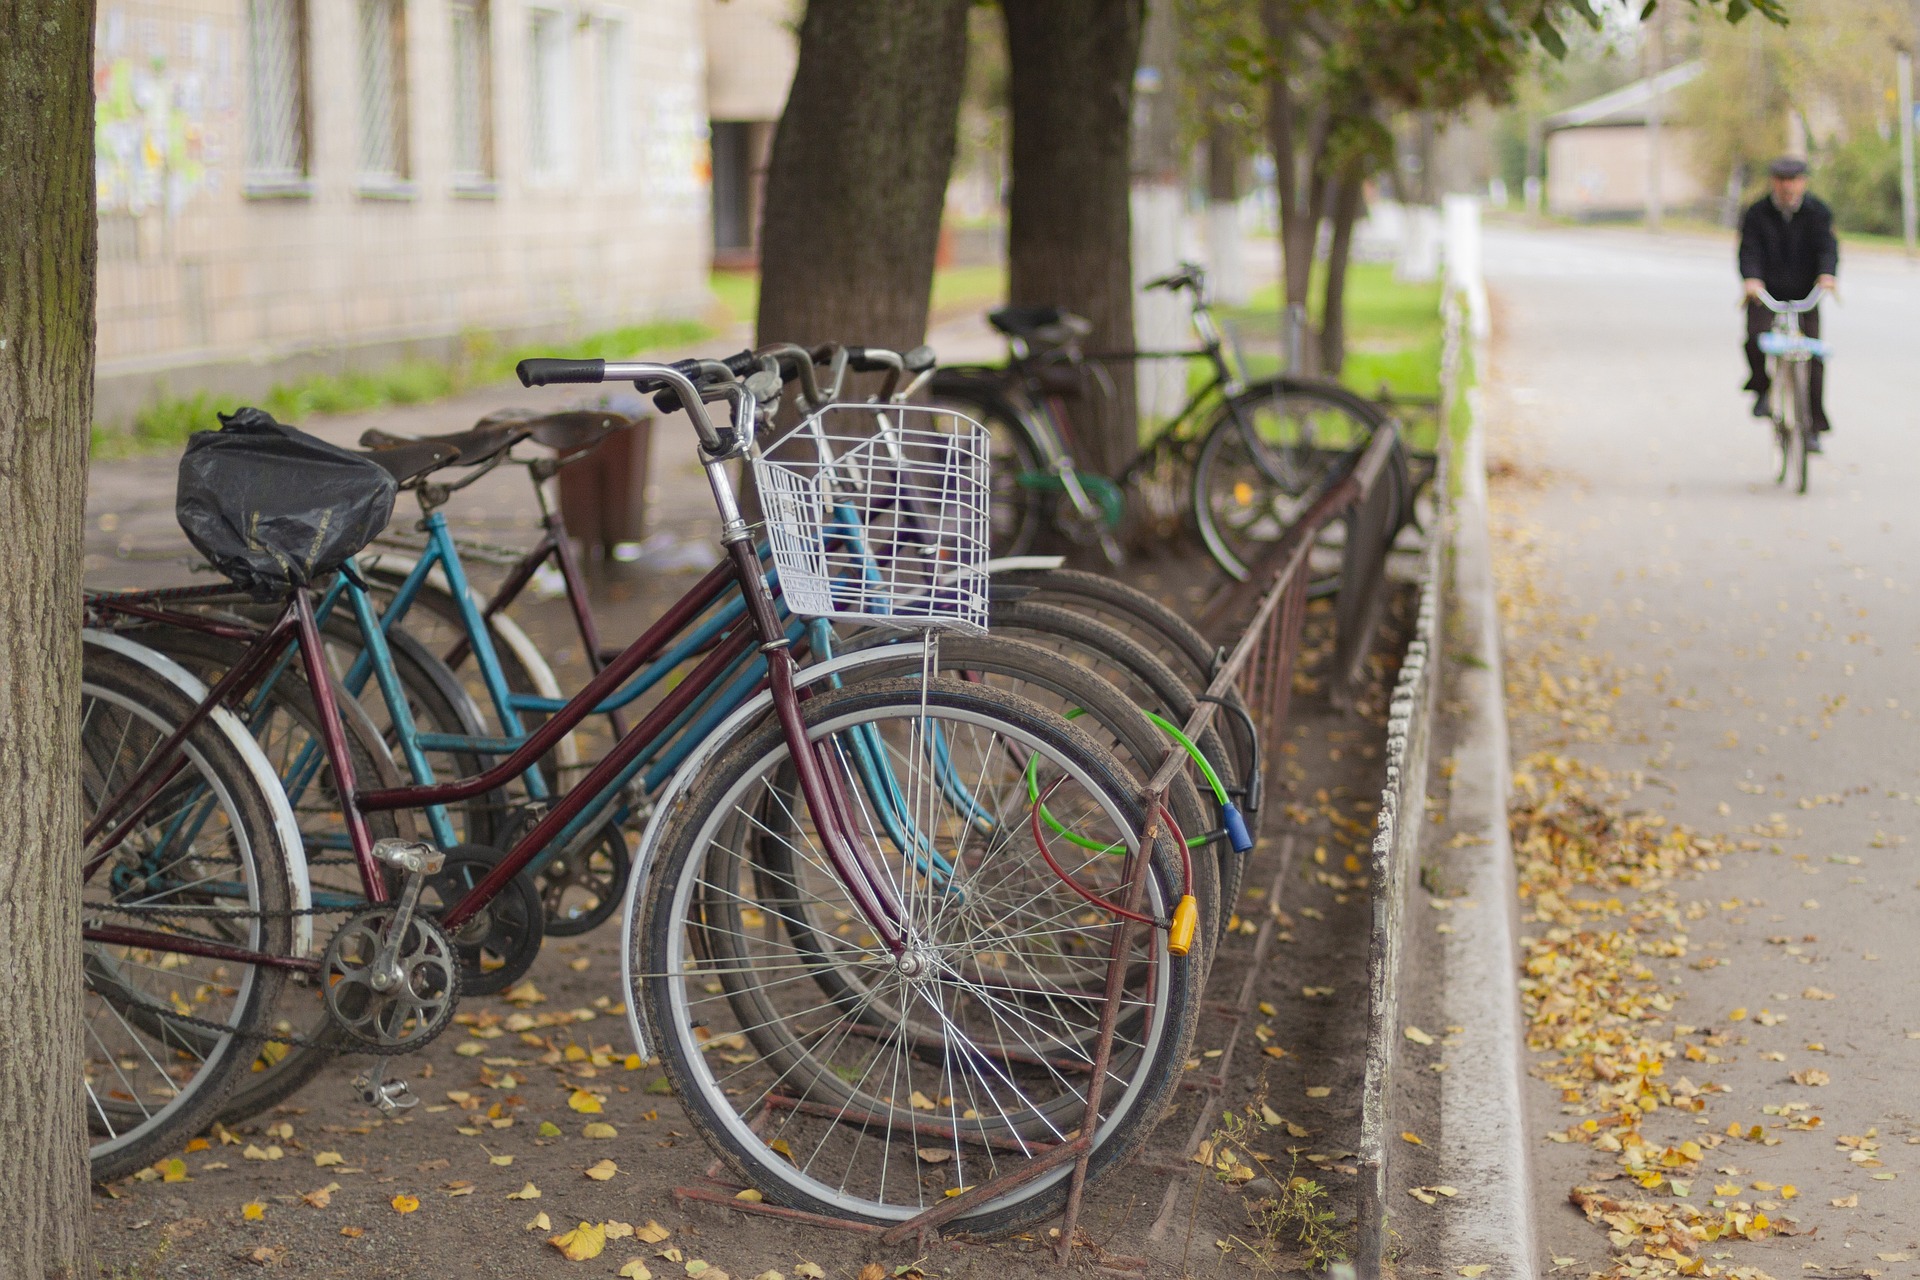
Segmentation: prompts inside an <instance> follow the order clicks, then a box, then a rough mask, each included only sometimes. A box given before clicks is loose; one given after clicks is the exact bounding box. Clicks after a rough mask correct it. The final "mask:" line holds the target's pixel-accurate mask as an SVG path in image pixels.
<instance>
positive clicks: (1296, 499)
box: [1193, 378, 1385, 580]
mask: <svg viewBox="0 0 1920 1280" xmlns="http://www.w3.org/2000/svg"><path fill="white" fill-rule="evenodd" d="M1384 421H1385V418H1384V416H1383V415H1382V414H1381V412H1380V410H1379V407H1378V406H1376V405H1373V404H1371V403H1369V402H1368V401H1366V400H1363V399H1361V398H1360V397H1359V396H1356V395H1354V394H1353V393H1352V392H1351V391H1348V390H1347V389H1346V388H1344V387H1341V386H1339V385H1337V384H1334V383H1319V382H1296V381H1293V380H1291V379H1287V378H1278V379H1275V380H1273V381H1271V382H1265V383H1261V384H1259V385H1257V386H1252V387H1249V388H1247V390H1245V391H1243V392H1241V393H1240V394H1239V395H1237V396H1235V397H1234V398H1233V399H1232V400H1230V401H1228V402H1227V403H1226V404H1225V405H1223V406H1221V409H1220V412H1219V413H1218V415H1216V416H1215V418H1214V420H1213V425H1212V426H1211V427H1210V428H1208V431H1207V434H1206V439H1205V442H1204V443H1203V444H1202V445H1201V446H1200V457H1199V459H1198V460H1197V461H1196V462H1195V463H1194V468H1193V513H1194V519H1195V521H1196V522H1197V523H1198V524H1199V529H1200V540H1201V541H1202V542H1203V543H1204V544H1205V545H1206V548H1207V552H1208V554H1209V555H1211V556H1212V557H1213V559H1214V562H1215V563H1216V564H1218V565H1219V566H1220V568H1221V569H1222V570H1224V571H1225V572H1226V573H1227V575H1228V576H1229V577H1232V578H1235V579H1239V580H1244V579H1245V578H1246V576H1247V574H1248V573H1249V572H1250V571H1251V568H1252V565H1253V562H1254V561H1255V560H1257V559H1259V556H1260V552H1261V551H1262V550H1264V549H1265V548H1266V547H1267V546H1269V545H1271V544H1272V543H1274V542H1278V541H1279V540H1280V538H1281V536H1282V535H1284V534H1285V533H1286V531H1287V530H1288V529H1289V528H1291V527H1292V526H1293V523H1294V521H1295V520H1296V519H1298V518H1299V515H1300V513H1301V512H1302V511H1304V510H1305V509H1306V507H1307V504H1309V503H1310V502H1312V501H1313V499H1314V497H1315V496H1317V495H1318V494H1319V492H1320V490H1321V488H1322V487H1323V486H1324V485H1325V484H1326V483H1327V481H1328V480H1329V479H1330V478H1331V477H1332V476H1334V475H1335V474H1337V472H1338V470H1339V467H1340V465H1341V462H1342V460H1343V459H1345V458H1348V457H1350V456H1352V455H1354V454H1357V453H1358V452H1359V451H1360V450H1361V449H1364V448H1366V445H1367V442H1368V441H1369V440H1371V439H1372V438H1373V433H1374V431H1375V430H1376V429H1377V428H1378V427H1379V426H1380V425H1381V424H1382V423H1383V422H1384Z"/></svg>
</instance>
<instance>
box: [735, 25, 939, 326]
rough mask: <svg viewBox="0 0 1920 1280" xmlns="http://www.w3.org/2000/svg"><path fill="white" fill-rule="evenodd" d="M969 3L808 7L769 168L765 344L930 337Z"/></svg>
mask: <svg viewBox="0 0 1920 1280" xmlns="http://www.w3.org/2000/svg"><path fill="white" fill-rule="evenodd" d="M967 3H968V0H811V3H809V4H808V5H807V7H806V8H807V12H806V17H805V19H804V20H803V21H802V22H801V24H800V62H799V66H798V67H797V68H796V70H795V72H794V77H793V88H792V90H791V91H790V92H789V93H788V95H787V107H786V111H785V112H784V113H783V114H782V115H781V117H780V125H779V128H778V130H777V131H776V133H775V134H774V140H773V154H772V156H771V158H770V160H769V162H768V171H767V200H766V212H765V215H764V220H763V222H762V231H761V250H760V314H759V324H758V329H759V336H760V341H761V342H799V343H803V344H806V345H812V344H815V343H820V342H849V343H859V344H862V345H868V346H882V347H893V348H907V347H912V346H915V345H917V344H918V343H920V342H921V341H922V340H923V339H924V338H925V337H926V331H927V307H928V303H929V300H930V299H931V297H932V292H933V269H934V259H935V256H936V254H937V253H938V250H939V245H940V213H941V209H942V207H943V205H944V203H945V200H946V192H947V177H948V175H949V173H950V172H951V171H952V169H953V153H954V145H955V131H956V121H957V119H958V115H959V109H960V90H961V87H962V84H963V81H964V78H965V71H966V55H967ZM721 56H725V55H724V52H723V53H722V54H721Z"/></svg>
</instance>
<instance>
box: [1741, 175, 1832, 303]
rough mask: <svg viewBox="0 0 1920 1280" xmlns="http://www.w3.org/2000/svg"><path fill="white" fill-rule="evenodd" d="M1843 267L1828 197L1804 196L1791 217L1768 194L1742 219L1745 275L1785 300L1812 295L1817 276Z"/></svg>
mask: <svg viewBox="0 0 1920 1280" xmlns="http://www.w3.org/2000/svg"><path fill="white" fill-rule="evenodd" d="M1839 266H1840V242H1839V241H1837V240H1835V239H1834V238H1833V210H1831V209H1829V208H1828V207H1827V206H1826V204H1825V202H1824V201H1821V200H1817V199H1815V198H1814V197H1812V196H1802V197H1801V199H1800V209H1799V211H1798V212H1796V213H1795V214H1794V215H1793V217H1791V218H1787V217H1785V216H1783V215H1782V214H1781V212H1780V210H1779V209H1778V208H1776V207H1775V206H1774V203H1773V201H1772V199H1770V198H1763V199H1761V200H1759V201H1758V202H1756V203H1755V204H1753V205H1752V206H1751V207H1750V208H1748V210H1747V216H1746V217H1744V218H1742V219H1740V278H1741V279H1743V280H1758V281H1760V282H1761V283H1763V284H1765V285H1766V286H1767V292H1768V293H1770V294H1772V295H1773V296H1774V297H1776V298H1778V299H1780V300H1781V301H1782V302H1793V301H1796V300H1797V299H1800V298H1804V297H1806V296H1807V295H1808V294H1809V293H1812V292H1813V282H1814V281H1815V280H1817V279H1818V278H1819V277H1821V276H1830V275H1833V274H1834V273H1835V272H1836V271H1837V270H1838V269H1839Z"/></svg>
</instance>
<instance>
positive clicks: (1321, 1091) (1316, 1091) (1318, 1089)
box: [1307, 1084, 1333, 1098]
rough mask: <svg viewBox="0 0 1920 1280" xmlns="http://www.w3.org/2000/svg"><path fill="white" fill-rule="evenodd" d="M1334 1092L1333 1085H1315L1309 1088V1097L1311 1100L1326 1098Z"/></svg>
mask: <svg viewBox="0 0 1920 1280" xmlns="http://www.w3.org/2000/svg"><path fill="white" fill-rule="evenodd" d="M1332 1092H1333V1086H1331V1085H1324V1084H1314V1085H1308V1086H1307V1096H1308V1097H1309V1098H1324V1097H1326V1096H1327V1095H1328V1094H1330V1093H1332Z"/></svg>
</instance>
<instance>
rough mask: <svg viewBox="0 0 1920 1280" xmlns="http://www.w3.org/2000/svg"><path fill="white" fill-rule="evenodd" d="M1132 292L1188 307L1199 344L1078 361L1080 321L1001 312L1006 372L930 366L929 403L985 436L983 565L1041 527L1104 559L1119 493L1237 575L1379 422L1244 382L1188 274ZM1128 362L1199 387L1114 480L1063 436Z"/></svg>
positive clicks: (1318, 391) (1355, 408)
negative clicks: (1174, 298) (988, 457)
mask: <svg viewBox="0 0 1920 1280" xmlns="http://www.w3.org/2000/svg"><path fill="white" fill-rule="evenodd" d="M1146 287H1147V288H1148V289H1168V290H1172V291H1174V292H1184V293H1186V294H1188V295H1189V296H1190V297H1191V298H1192V303H1193V328H1194V332H1195V334H1196V335H1197V336H1198V338H1199V345H1197V346H1195V347H1191V348H1184V349H1179V350H1172V351H1143V350H1134V351H1119V352H1104V353H1103V352H1094V353H1088V352H1085V351H1083V350H1082V349H1081V341H1082V339H1084V338H1085V337H1086V336H1087V334H1089V333H1090V332H1091V331H1092V325H1091V324H1090V323H1089V322H1088V321H1087V320H1085V319H1083V318H1082V317H1080V316H1077V315H1074V314H1073V313H1072V312H1069V311H1064V310H1062V309H1061V308H1059V307H1048V306H1028V307H1003V308H1001V309H1000V310H998V311H995V312H992V313H991V314H989V315H988V317H987V319H988V320H989V321H990V322H991V323H992V324H993V326H994V327H995V328H996V329H998V330H999V331H1000V332H1001V333H1003V334H1005V335H1006V336H1007V339H1008V346H1009V359H1008V361H1007V363H1006V364H1005V365H998V366H994V365H949V366H944V367H942V368H941V369H939V370H938V371H936V373H935V374H934V377H933V382H932V386H931V388H930V390H931V393H932V395H933V397H934V398H935V399H936V400H939V401H941V402H943V403H945V404H949V405H952V406H953V407H955V408H958V409H960V410H961V411H963V412H965V413H966V414H967V415H968V416H969V417H972V418H975V419H977V420H979V421H980V422H981V423H983V424H985V426H986V427H987V430H988V431H989V433H990V434H991V435H992V439H993V453H994V456H993V481H992V483H993V502H992V521H993V525H992V530H993V550H994V554H995V555H999V556H1017V555H1023V554H1026V553H1027V552H1029V551H1031V550H1033V549H1034V547H1035V544H1036V543H1037V542H1038V541H1039V539H1040V537H1041V535H1042V533H1043V532H1045V531H1047V530H1049V529H1052V530H1054V531H1055V532H1058V533H1060V534H1062V535H1064V536H1065V537H1067V538H1068V539H1069V540H1071V541H1074V542H1079V543H1093V542H1097V543H1098V544H1099V545H1100V546H1101V547H1102V548H1103V549H1104V550H1105V551H1106V554H1107V556H1108V558H1109V559H1111V560H1113V561H1115V562H1116V563H1117V562H1118V561H1119V559H1120V549H1119V545H1118V543H1117V541H1116V540H1115V538H1114V530H1115V529H1116V528H1117V527H1118V526H1119V525H1120V523H1121V520H1122V519H1123V517H1124V516H1125V514H1126V508H1127V501H1128V498H1127V495H1128V494H1129V493H1134V494H1137V495H1140V496H1141V497H1143V498H1144V500H1145V502H1146V504H1147V512H1148V514H1149V515H1150V516H1153V517H1156V518H1161V519H1164V520H1169V521H1177V520H1179V519H1182V518H1184V516H1185V513H1186V511H1188V510H1191V512H1192V514H1193V519H1194V522H1195V524H1196V526H1197V532H1198V533H1199V535H1200V540H1201V542H1202V543H1204V544H1205V546H1206V548H1207V551H1208V553H1209V554H1210V555H1211V556H1212V557H1213V559H1214V561H1215V562H1216V563H1218V564H1219V566H1220V567H1221V569H1223V570H1224V571H1225V572H1226V573H1227V574H1229V575H1230V576H1232V577H1234V578H1236V579H1244V578H1245V577H1246V576H1247V574H1248V572H1249V566H1250V565H1252V564H1253V562H1254V561H1255V560H1256V559H1257V558H1258V556H1259V552H1260V550H1261V548H1262V547H1263V546H1264V545H1266V544H1269V543H1272V542H1275V541H1277V540H1278V539H1279V538H1280V536H1281V535H1282V534H1283V533H1285V532H1286V530H1287V529H1288V527H1289V526H1291V525H1292V524H1293V522H1294V520H1295V518H1296V517H1297V515H1298V513H1299V512H1300V511H1301V510H1302V509H1304V508H1305V507H1306V505H1307V504H1308V503H1309V502H1311V501H1312V500H1313V498H1314V496H1315V495H1316V494H1317V493H1319V492H1320V490H1321V488H1322V487H1323V486H1324V485H1325V484H1326V483H1327V482H1328V481H1329V480H1330V479H1331V478H1333V477H1335V476H1337V475H1339V474H1340V472H1341V466H1342V463H1343V460H1345V459H1348V458H1351V457H1353V456H1356V455H1357V454H1358V453H1359V451H1360V450H1362V449H1364V448H1366V445H1367V442H1368V441H1369V440H1370V439H1372V438H1373V433H1374V431H1375V430H1376V429H1377V428H1378V427H1379V426H1380V425H1381V424H1382V423H1383V422H1385V421H1386V415H1385V413H1384V412H1383V411H1382V410H1381V409H1380V407H1379V406H1378V405H1375V404H1373V403H1372V402H1371V401H1368V400H1367V399H1365V398H1364V397H1362V396H1359V395H1356V394H1354V393H1353V392H1351V391H1349V390H1347V389H1346V388H1345V387H1342V386H1340V385H1338V384H1337V383H1331V382H1322V381H1317V380H1311V379H1303V378H1291V377H1287V376H1284V375H1282V376H1279V377H1272V378H1263V379H1259V380H1255V381H1249V380H1248V379H1247V378H1246V376H1245V370H1244V366H1243V362H1242V361H1241V360H1240V358H1239V353H1238V352H1237V351H1235V350H1233V349H1232V344H1230V343H1229V342H1228V341H1227V339H1226V337H1225V336H1224V335H1223V333H1222V332H1221V330H1220V327H1219V325H1218V324H1217V323H1216V322H1215V320H1214V316H1213V304H1212V301H1211V299H1210V298H1209V297H1208V294H1207V284H1206V273H1205V272H1204V271H1203V270H1202V269H1201V268H1200V267H1198V266H1196V265H1194V264H1192V263H1185V264H1183V265H1182V266H1181V268H1180V270H1178V271H1176V272H1174V273H1173V274H1172V275H1168V276H1163V277H1161V278H1160V279H1158V280H1154V281H1152V282H1151V283H1149V284H1148V285H1147V286H1146ZM1143 360H1181V361H1196V360H1198V361H1204V362H1205V367H1206V369H1207V370H1208V372H1209V374H1210V376H1209V377H1208V378H1206V380H1205V381H1204V382H1203V383H1202V385H1201V386H1200V387H1199V389H1198V390H1196V391H1195V392H1194V393H1193V395H1192V396H1191V397H1190V398H1189V399H1188V401H1187V403H1186V405H1185V406H1184V407H1183V408H1182V409H1181V410H1180V412H1178V413H1176V414H1175V415H1174V416H1173V417H1172V418H1170V419H1168V420H1167V422H1166V423H1165V424H1164V425H1162V426H1161V427H1159V428H1158V429H1157V430H1156V431H1155V432H1154V433H1153V435H1152V437H1151V439H1149V440H1148V441H1147V442H1146V444H1145V445H1144V446H1143V447H1142V448H1141V449H1140V451H1139V452H1138V453H1136V454H1135V455H1134V457H1133V458H1132V460H1131V461H1129V462H1128V463H1127V464H1126V465H1125V466H1124V467H1122V468H1121V469H1120V470H1119V471H1118V472H1116V473H1115V474H1113V475H1111V476H1107V475H1101V474H1099V473H1097V472H1094V471H1090V470H1088V469H1087V468H1086V467H1084V466H1082V465H1080V464H1079V462H1078V461H1077V459H1076V454H1077V453H1078V452H1079V449H1078V446H1077V438H1078V437H1080V436H1082V434H1083V432H1084V431H1085V430H1086V428H1087V427H1088V426H1090V425H1094V423H1093V422H1090V421H1089V420H1090V419H1091V418H1093V416H1094V415H1097V414H1098V413H1100V412H1101V411H1102V408H1103V407H1104V405H1106V404H1109V403H1111V401H1112V398H1113V391H1114V386H1113V374H1112V372H1111V370H1112V368H1113V367H1114V366H1125V367H1131V366H1132V365H1134V364H1137V363H1139V362H1140V361H1143ZM1183 472H1184V473H1185V475H1186V477H1187V486H1186V487H1187V489H1188V493H1187V494H1182V493H1181V488H1182V486H1181V484H1180V478H1181V475H1182V473H1183ZM1183 497H1190V499H1191V502H1190V505H1186V506H1183V505H1182V503H1181V499H1182V498H1183Z"/></svg>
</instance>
